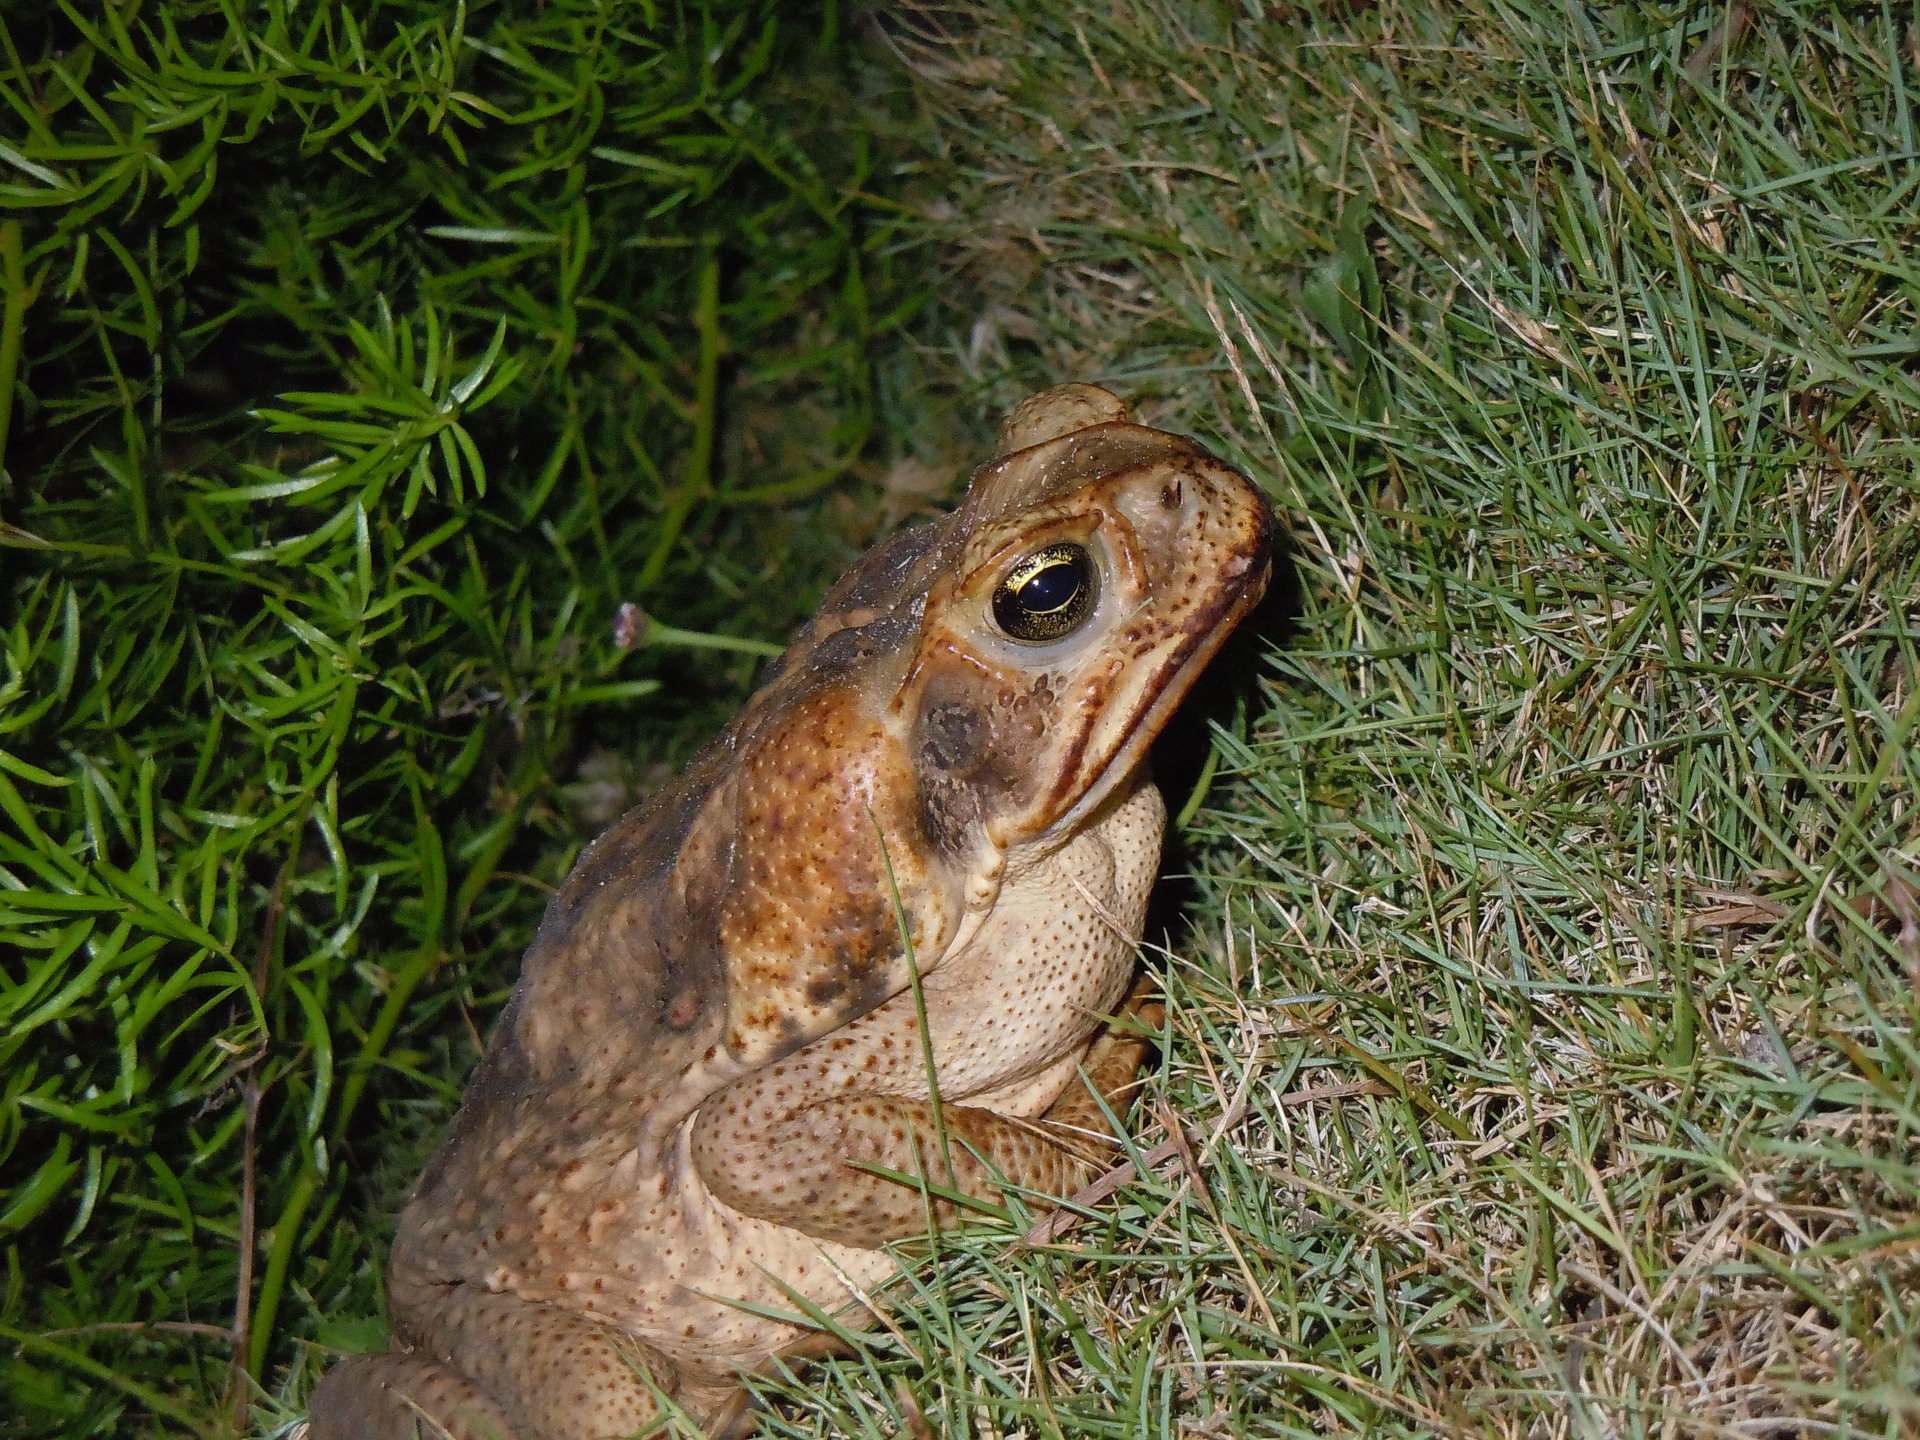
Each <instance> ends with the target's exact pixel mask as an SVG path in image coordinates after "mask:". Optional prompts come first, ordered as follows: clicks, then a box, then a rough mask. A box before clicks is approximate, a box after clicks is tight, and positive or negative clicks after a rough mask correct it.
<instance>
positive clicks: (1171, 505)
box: [1160, 480, 1186, 510]
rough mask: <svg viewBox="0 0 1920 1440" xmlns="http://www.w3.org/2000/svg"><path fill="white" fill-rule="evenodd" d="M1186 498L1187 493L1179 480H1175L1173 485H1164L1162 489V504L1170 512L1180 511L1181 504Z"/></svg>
mask: <svg viewBox="0 0 1920 1440" xmlns="http://www.w3.org/2000/svg"><path fill="white" fill-rule="evenodd" d="M1184 498H1186V492H1185V490H1184V489H1183V488H1182V487H1181V483H1180V481H1178V480H1175V481H1174V482H1173V483H1172V484H1171V485H1163V486H1161V487H1160V503H1161V505H1163V506H1164V507H1165V508H1167V509H1168V510H1178V509H1179V508H1180V502H1181V501H1182V500H1183V499H1184Z"/></svg>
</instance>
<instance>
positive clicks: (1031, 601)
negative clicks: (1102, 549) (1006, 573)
mask: <svg viewBox="0 0 1920 1440" xmlns="http://www.w3.org/2000/svg"><path fill="white" fill-rule="evenodd" d="M1082 583H1083V582H1082V581H1081V578H1080V567H1079V566H1078V565H1077V564H1075V563H1074V562H1073V561H1071V560H1057V561H1055V562H1054V563H1053V564H1051V565H1049V566H1047V568H1046V569H1044V570H1042V571H1041V572H1040V573H1039V574H1037V575H1035V576H1034V577H1033V578H1032V579H1031V580H1029V581H1027V583H1026V584H1024V585H1022V586H1021V587H1020V604H1021V605H1022V606H1023V607H1025V609H1026V611H1027V613H1028V614H1029V615H1048V614H1052V613H1053V612H1054V611H1056V610H1061V609H1064V608H1065V607H1066V606H1068V605H1071V604H1072V603H1073V598H1074V596H1076V595H1078V594H1079V593H1080V586H1081V584H1082Z"/></svg>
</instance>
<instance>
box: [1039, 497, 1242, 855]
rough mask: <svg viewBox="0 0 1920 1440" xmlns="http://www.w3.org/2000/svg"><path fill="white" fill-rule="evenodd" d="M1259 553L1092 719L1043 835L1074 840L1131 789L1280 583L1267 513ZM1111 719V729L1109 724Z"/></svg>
mask: <svg viewBox="0 0 1920 1440" xmlns="http://www.w3.org/2000/svg"><path fill="white" fill-rule="evenodd" d="M1261 512H1262V519H1261V522H1260V523H1258V524H1256V526H1255V527H1254V529H1255V538H1254V542H1253V544H1252V545H1250V546H1249V547H1248V548H1247V550H1246V551H1244V552H1243V554H1242V557H1241V558H1242V560H1243V563H1244V565H1245V569H1244V571H1243V572H1242V575H1243V577H1244V578H1242V579H1241V580H1240V581H1239V583H1232V581H1231V577H1229V582H1228V583H1224V584H1221V585H1220V586H1219V588H1218V590H1217V591H1216V593H1215V594H1214V595H1213V596H1211V597H1210V598H1209V599H1208V600H1206V601H1204V602H1202V603H1200V604H1198V605H1196V606H1194V608H1193V609H1192V610H1191V611H1189V612H1188V613H1187V614H1186V615H1184V616H1183V617H1182V618H1181V620H1180V623H1179V625H1178V626H1177V627H1175V628H1173V629H1172V630H1171V632H1170V633H1169V634H1168V635H1167V637H1166V638H1165V639H1164V640H1162V641H1161V642H1160V644H1159V645H1157V646H1155V647H1154V651H1153V652H1151V653H1150V655H1149V656H1148V657H1146V658H1145V660H1144V663H1142V664H1140V665H1138V666H1136V667H1135V670H1134V673H1135V674H1137V675H1139V676H1141V677H1143V678H1142V679H1141V681H1140V683H1139V685H1138V689H1137V690H1136V691H1135V693H1134V694H1133V695H1132V696H1131V697H1121V696H1116V697H1114V702H1115V703H1110V704H1108V705H1105V706H1101V707H1097V708H1095V709H1092V710H1090V711H1089V713H1088V716H1087V719H1086V721H1085V722H1084V723H1083V724H1080V725H1078V726H1076V727H1075V731H1074V733H1073V734H1072V735H1071V737H1068V738H1067V746H1066V749H1065V750H1064V751H1063V752H1062V754H1061V757H1060V759H1061V764H1060V766H1059V776H1060V778H1059V780H1058V781H1057V782H1056V784H1055V785H1054V787H1053V790H1052V792H1051V793H1050V794H1049V795H1048V796H1047V797H1046V799H1045V800H1044V801H1043V802H1042V803H1043V806H1044V808H1045V809H1046V810H1048V811H1054V810H1055V808H1056V807H1058V806H1065V807H1066V808H1065V809H1064V810H1061V811H1058V813H1057V814H1056V816H1055V818H1054V819H1053V820H1052V821H1051V822H1050V823H1049V824H1048V825H1047V826H1046V827H1045V831H1044V832H1043V833H1047V834H1071V833H1073V831H1074V830H1076V829H1077V828H1078V827H1079V825H1080V824H1081V822H1082V821H1083V820H1084V819H1085V818H1086V816H1087V815H1088V814H1089V813H1091V812H1092V811H1094V810H1096V809H1098V808H1099V807H1100V805H1101V804H1103V803H1104V802H1105V801H1106V799H1107V797H1108V796H1109V795H1111V794H1112V793H1113V791H1114V790H1115V789H1116V788H1117V787H1119V786H1121V785H1124V784H1126V783H1128V782H1129V781H1130V780H1131V779H1132V777H1133V776H1134V774H1135V773H1136V772H1137V771H1138V770H1139V769H1140V767H1141V765H1142V764H1143V763H1144V762H1145V760H1146V756H1147V750H1148V748H1149V747H1150V746H1151V745H1152V744H1153V742H1154V741H1155V740H1156V739H1158V738H1159V736H1160V732H1161V731H1162V730H1163V729H1165V728H1166V724H1167V721H1168V720H1169V719H1171V718H1172V716H1173V712H1174V711H1175V710H1177V709H1178V708H1179V706H1180V702H1181V701H1183V700H1185V699H1186V698H1187V692H1188V691H1189V690H1191V689H1192V688H1193V683H1194V681H1195V680H1197V679H1198V678H1199V676H1200V673H1201V672H1202V671H1203V670H1205V669H1206V668H1207V665H1208V664H1209V663H1210V662H1211V661H1212V660H1213V657H1214V656H1215V655H1216V654H1217V653H1218V652H1219V650H1220V647H1221V646H1222V645H1224V644H1225V643H1226V640H1227V637H1228V636H1229V635H1231V634H1232V633H1233V632H1234V630H1235V628H1236V627H1237V626H1238V625H1239V624H1240V622H1241V621H1242V620H1243V619H1245V618H1246V616H1247V612H1248V611H1250V610H1252V609H1253V607H1254V606H1255V605H1257V604H1259V603H1260V599H1261V597H1262V596H1263V595H1265V594H1266V590H1267V585H1268V582H1269V581H1270V580H1271V578H1272V575H1273V554H1272V538H1271V537H1272V522H1271V517H1270V516H1269V515H1267V514H1266V513H1265V507H1264V505H1262V506H1261ZM1103 718H1104V723H1103Z"/></svg>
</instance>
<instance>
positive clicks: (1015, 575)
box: [993, 544, 1100, 645]
mask: <svg viewBox="0 0 1920 1440" xmlns="http://www.w3.org/2000/svg"><path fill="white" fill-rule="evenodd" d="M1099 598H1100V572H1099V571H1098V570H1096V569H1095V568H1094V564H1093V557H1092V556H1091V555H1089V554H1088V553H1087V551H1086V547H1084V546H1081V545H1068V544H1060V545H1049V546H1047V547H1046V548H1045V549H1044V550H1036V551H1034V552H1033V553H1032V554H1031V555H1028V556H1026V557H1024V558H1023V559H1022V560H1021V561H1020V563H1019V564H1017V565H1015V566H1014V567H1013V569H1011V570H1009V571H1008V572H1007V578H1006V579H1004V580H1002V581H1001V582H1000V585H999V588H998V589H996V590H995V591H994V592H993V618H994V619H995V620H996V621H998V622H999V625H1000V628H1001V629H1002V630H1003V631H1005V632H1006V633H1007V635H1008V636H1010V637H1011V638H1012V639H1015V640H1019V641H1022V642H1024V643H1025V644H1028V645H1044V644H1046V643H1047V642H1048V641H1050V640H1060V639H1063V638H1065V637H1066V636H1068V635H1071V634H1072V633H1073V632H1074V631H1076V630H1078V629H1079V628H1080V627H1081V626H1082V625H1083V624H1085V623H1086V619H1087V617H1088V616H1089V615H1091V614H1093V602H1094V601H1096V600H1098V599H1099Z"/></svg>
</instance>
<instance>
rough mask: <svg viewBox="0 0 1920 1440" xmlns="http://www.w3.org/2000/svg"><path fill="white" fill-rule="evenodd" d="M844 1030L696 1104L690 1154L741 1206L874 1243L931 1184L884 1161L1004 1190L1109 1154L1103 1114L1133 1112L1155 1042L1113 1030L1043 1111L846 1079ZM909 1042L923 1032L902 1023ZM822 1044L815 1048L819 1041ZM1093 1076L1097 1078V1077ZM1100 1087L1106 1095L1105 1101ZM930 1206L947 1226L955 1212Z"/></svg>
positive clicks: (1051, 1179)
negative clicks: (840, 1056) (841, 1062)
mask: <svg viewBox="0 0 1920 1440" xmlns="http://www.w3.org/2000/svg"><path fill="white" fill-rule="evenodd" d="M834 1043H835V1040H834V1037H828V1038H827V1039H826V1040H823V1041H819V1042H816V1043H815V1045H813V1046H809V1047H808V1049H807V1050H805V1051H802V1052H800V1054H798V1055H795V1056H793V1057H792V1058H791V1059H790V1060H789V1061H787V1062H783V1063H782V1064H780V1065H778V1066H775V1067H773V1068H772V1069H770V1070H767V1071H763V1072H761V1073H760V1074H757V1075H753V1076H749V1077H747V1078H746V1079H744V1080H741V1081H740V1082H738V1083H737V1084H735V1085H732V1086H729V1087H728V1088H727V1089H725V1090H723V1091H721V1092H720V1093H719V1094H717V1095H715V1096H714V1097H713V1098H712V1099H711V1100H709V1101H708V1102H707V1104H706V1105H705V1106H703V1107H702V1108H701V1110H700V1113H699V1114H698V1115H697V1116H696V1117H695V1118H694V1122H693V1131H692V1137H691V1138H692V1152H693V1160H694V1164H695V1165H696V1167H697V1168H698V1170H699V1172H700V1176H701V1179H702V1180H703V1181H705V1183H706V1186H707V1189H708V1190H709V1191H710V1192H711V1193H712V1194H713V1195H714V1196H715V1197H716V1198H717V1199H719V1200H720V1201H721V1202H722V1203H723V1204H726V1205H728V1206H730V1207H731V1208H733V1209H735V1210H737V1211H740V1212H741V1213H742V1214H746V1215H751V1216H755V1217H757V1218H759V1219H763V1220H769V1221H772V1222H774V1223H776V1224H780V1225H785V1226H789V1227H791V1228H793V1229H796V1230H800V1231H804V1232H805V1233H807V1234H809V1235H813V1236H815V1237H817V1238H819V1239H822V1240H832V1241H838V1242H839V1243H841V1244H843V1245H856V1246H860V1247H862V1248H866V1249H877V1248H878V1247H879V1246H881V1245H884V1244H886V1243H887V1242H888V1241H890V1240H900V1239H905V1238H907V1237H910V1236H913V1235H917V1234H924V1233H925V1232H926V1228H927V1207H926V1202H925V1200H924V1198H923V1197H922V1195H921V1192H920V1191H919V1190H918V1189H916V1188H915V1187H913V1186H911V1185H903V1184H901V1183H899V1182H898V1181H895V1180H892V1179H889V1178H888V1177H887V1176H885V1175H881V1174H876V1173H874V1171H875V1169H881V1170H891V1171H894V1172H897V1173H900V1174H905V1175H910V1176H914V1177H916V1178H920V1177H924V1178H925V1180H926V1182H927V1184H928V1185H929V1186H931V1187H934V1188H936V1189H944V1190H955V1191H958V1192H960V1193H961V1194H964V1195H968V1196H971V1197H973V1198H975V1199H978V1200H982V1201H985V1202H987V1203H989V1204H998V1203H1001V1202H1002V1200H1003V1190H1002V1186H1003V1185H1005V1186H1008V1187H1012V1188H1015V1189H1018V1190H1022V1191H1032V1192H1035V1193H1038V1194H1042V1195H1053V1196H1067V1195H1071V1194H1073V1193H1074V1192H1075V1191H1076V1190H1078V1189H1079V1188H1080V1187H1081V1186H1083V1185H1084V1184H1086V1183H1087V1181H1089V1180H1090V1179H1091V1178H1092V1177H1093V1176H1094V1174H1096V1173H1097V1172H1098V1170H1099V1169H1100V1168H1101V1167H1102V1166H1103V1165H1104V1164H1106V1163H1107V1162H1108V1160H1109V1158H1110V1157H1111V1155H1112V1151H1113V1144H1114V1137H1113V1135H1112V1130H1111V1127H1110V1126H1109V1125H1108V1123H1107V1120H1106V1115H1107V1113H1108V1112H1111V1113H1113V1114H1116V1115H1123V1114H1125V1112H1126V1108H1127V1102H1128V1099H1129V1093H1128V1092H1129V1091H1130V1090H1131V1088H1132V1086H1133V1084H1134V1082H1135V1079H1136V1077H1137V1076H1138V1074H1139V1070H1140V1063H1141V1060H1142V1059H1143V1058H1144V1056H1145V1055H1146V1053H1147V1050H1148V1048H1149V1043H1148V1042H1147V1041H1146V1040H1145V1039H1143V1038H1141V1037H1139V1036H1137V1035H1132V1034H1125V1033H1121V1032H1118V1031H1114V1030H1107V1031H1104V1032H1102V1033H1101V1035H1100V1036H1099V1037H1098V1038H1097V1039H1096V1040H1095V1041H1094V1043H1093V1046H1092V1047H1091V1049H1089V1050H1088V1051H1087V1053H1086V1056H1085V1059H1084V1061H1083V1062H1082V1064H1081V1066H1080V1070H1081V1072H1082V1073H1084V1075H1085V1080H1084V1081H1083V1080H1082V1079H1081V1077H1080V1074H1076V1075H1075V1076H1074V1077H1073V1078H1072V1079H1071V1080H1070V1081H1069V1082H1068V1084H1067V1087H1066V1089H1065V1090H1063V1091H1062V1092H1061V1093H1060V1095H1059V1097H1058V1098H1057V1099H1056V1100H1055V1101H1054V1102H1053V1104H1052V1106H1051V1107H1050V1108H1049V1109H1048V1110H1047V1111H1046V1113H1045V1114H1043V1115H1042V1116H1041V1117H1040V1118H1039V1119H1038V1120H1028V1119H1023V1118H1020V1117H1018V1116H1013V1115H1005V1114H1001V1113H999V1112H998V1111H994V1110H989V1109H985V1108H982V1107H979V1106H973V1105H965V1104H947V1105H943V1106H941V1107H940V1110H939V1114H938V1117H937V1118H936V1114H935V1107H934V1102H932V1101H930V1100H925V1099H920V1098H918V1097H914V1096H901V1095H889V1094H880V1093H875V1092H873V1091H870V1090H867V1091H863V1090H861V1089H860V1088H858V1085H857V1077H854V1076H849V1077H848V1078H849V1080H852V1081H854V1082H855V1083H847V1084H844V1085H841V1086H839V1087H837V1088H838V1089H839V1093H833V1092H832V1089H830V1088H829V1087H830V1086H832V1085H833V1079H834V1071H835V1069H836V1068H837V1067H836V1066H835V1065H834V1063H833V1061H834V1053H833V1051H832V1049H831V1047H832V1046H833V1045H834ZM899 1043H900V1045H901V1047H902V1049H903V1050H907V1049H912V1050H914V1051H917V1048H918V1047H917V1040H910V1039H909V1037H908V1036H906V1035H902V1036H901V1037H900V1040H899ZM814 1051H822V1052H823V1053H821V1054H819V1055H817V1056H814V1055H812V1054H811V1052H814ZM1089 1086H1091V1087H1092V1088H1091V1090H1090V1089H1089V1088H1088V1087H1089ZM1094 1092H1098V1094H1099V1096H1100V1097H1101V1100H1102V1101H1104V1102H1105V1103H1104V1105H1103V1104H1101V1103H1098V1102H1096V1101H1095V1099H1094V1098H1093V1097H1094ZM959 1218H960V1217H959V1214H958V1210H957V1207H955V1206H954V1205H952V1204H951V1203H948V1202H940V1203H937V1204H936V1205H935V1207H934V1220H935V1223H937V1224H939V1225H941V1226H942V1227H945V1226H948V1225H951V1224H954V1223H956V1221H957V1220H958V1219H959Z"/></svg>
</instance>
